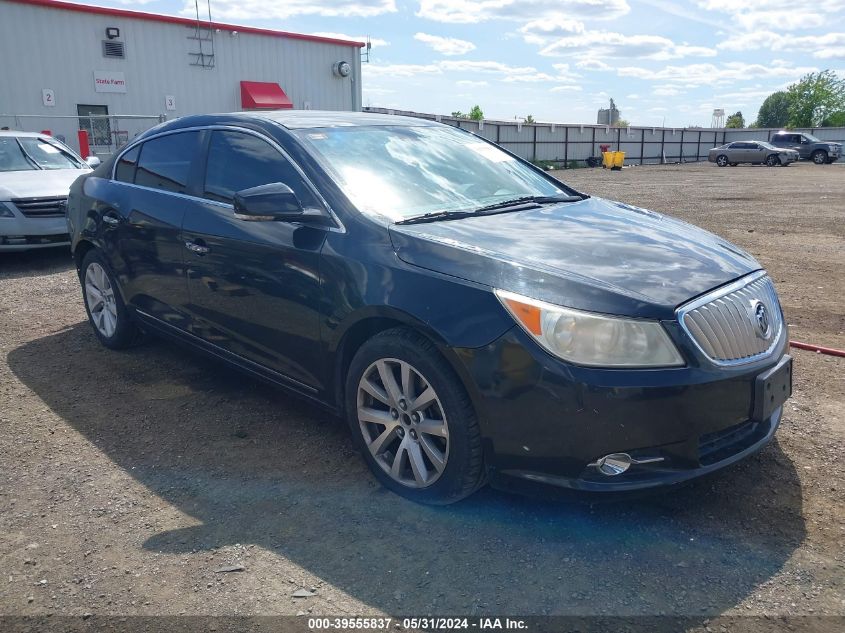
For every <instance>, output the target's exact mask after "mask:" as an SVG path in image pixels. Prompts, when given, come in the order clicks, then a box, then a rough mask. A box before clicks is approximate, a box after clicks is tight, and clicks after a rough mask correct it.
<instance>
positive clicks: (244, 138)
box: [203, 131, 321, 208]
mask: <svg viewBox="0 0 845 633" xmlns="http://www.w3.org/2000/svg"><path fill="white" fill-rule="evenodd" d="M271 182H282V183H284V184H286V185H287V186H288V187H290V188H291V189H292V190H293V192H294V193H295V194H296V197H297V198H299V202H300V203H301V204H302V206H303V207H306V208H307V207H319V206H321V205H320V203H319V202H318V201H317V198H316V197H315V195H314V193H313V192H312V191H311V189H310V187H308V185H307V184H306V183H305V181H304V180H303V178H302V177H301V176H300V175H299V172H297V171H296V168H295V167H294V166H293V165H292V164H291V163H290V162H289V161H288V160H287V159H286V158H285V157H284V156H283V155H282V154H280V153H279V151H278V150H277V149H276V148H274V147H273V146H272V145H270V144H269V143H267V142H266V141H263V140H261V139H260V138H258V137H256V136H253V135H251V134H245V133H242V132H222V131H217V132H213V133H212V135H211V143H210V144H209V147H208V163H207V166H206V174H205V187H204V192H203V196H204V197H206V198H208V199H210V200H217V201H218V202H228V203H230V204H231V203H232V201H233V199H234V197H235V192H237V191H242V190H244V189H249V188H251V187H257V186H259V185H266V184H269V183H271Z"/></svg>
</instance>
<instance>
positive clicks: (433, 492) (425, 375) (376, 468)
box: [346, 328, 484, 504]
mask: <svg viewBox="0 0 845 633" xmlns="http://www.w3.org/2000/svg"><path fill="white" fill-rule="evenodd" d="M346 411H347V419H348V422H349V426H350V428H351V429H352V433H353V436H354V437H355V440H356V443H357V444H358V445H359V448H360V450H361V452H362V453H363V455H364V459H365V460H366V462H367V465H368V466H369V467H370V470H371V471H372V472H373V474H374V475H375V476H376V478H377V479H378V480H379V481H380V482H381V483H382V484H383V485H384V486H385V487H386V488H388V489H390V490H392V491H393V492H395V493H397V494H400V495H402V496H403V497H407V498H408V499H411V500H413V501H418V502H421V503H431V504H447V503H453V502H455V501H458V500H460V499H462V498H464V497H466V496H467V495H470V494H472V493H473V492H474V491H475V490H477V489H478V488H479V487H480V486H481V485H482V484H483V483H484V468H483V460H482V449H481V433H480V430H479V427H478V421H477V419H476V416H475V411H474V410H473V407H472V404H471V402H470V400H469V396H468V395H467V393H466V390H465V389H464V388H463V385H462V384H461V381H460V379H459V378H458V376H457V375H456V374H455V372H454V371H453V370H452V368H451V367H450V366H449V365H448V364H447V363H446V361H445V359H444V358H443V357H442V356H441V354H440V352H439V351H438V350H437V348H436V347H435V346H434V345H433V344H432V343H431V342H430V341H428V340H427V339H425V338H423V337H422V336H420V335H418V334H416V333H415V332H413V331H412V330H408V329H404V328H397V329H393V330H388V331H386V332H382V333H381V334H378V335H376V336H375V337H373V338H372V339H370V340H369V341H367V342H366V343H365V344H364V345H363V346H362V347H361V349H360V350H358V353H357V354H356V355H355V357H354V358H353V359H352V363H351V364H350V366H349V372H348V374H347V379H346Z"/></svg>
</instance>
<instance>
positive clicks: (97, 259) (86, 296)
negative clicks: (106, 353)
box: [79, 250, 138, 349]
mask: <svg viewBox="0 0 845 633" xmlns="http://www.w3.org/2000/svg"><path fill="white" fill-rule="evenodd" d="M79 278H80V281H81V283H82V298H83V301H84V303H85V311H86V312H87V313H88V320H89V321H90V322H91V327H93V328H94V334H95V335H96V336H97V338H98V339H99V340H100V342H101V343H102V344H103V345H105V346H106V347H109V348H111V349H122V348H125V347H129V346H130V345H131V344H132V343H133V342H134V341H135V339H136V337H137V335H138V330H137V328H136V327H135V324H134V323H133V322H132V320H131V319H130V317H129V313H128V312H127V310H126V306H125V305H124V303H123V299H122V298H121V296H120V291H119V290H118V287H117V282H116V281H115V279H114V276H113V275H112V274H111V272H110V271H109V268H108V264H106V262H105V260H104V259H103V257H102V256H101V255H100V253H99V252H98V251H96V250H92V251H89V252H88V254H87V255H86V256H85V258H84V259H83V260H82V267H81V268H80V271H79Z"/></svg>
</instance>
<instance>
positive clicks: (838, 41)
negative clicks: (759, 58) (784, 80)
mask: <svg viewBox="0 0 845 633" xmlns="http://www.w3.org/2000/svg"><path fill="white" fill-rule="evenodd" d="M719 48H722V49H725V50H730V51H749V50H758V49H769V50H772V51H789V52H793V51H803V52H805V53H809V54H811V55H812V56H813V57H815V58H817V59H836V58H840V57H845V55H843V52H845V33H824V34H819V35H802V36H798V35H792V36H790V35H782V34H780V33H774V32H772V31H758V32H756V33H748V34H746V35H740V36H737V37H732V38H730V39H727V40H725V41H724V42H722V43H721V44H719Z"/></svg>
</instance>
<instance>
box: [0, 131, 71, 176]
mask: <svg viewBox="0 0 845 633" xmlns="http://www.w3.org/2000/svg"><path fill="white" fill-rule="evenodd" d="M82 167H83V164H82V163H81V162H80V161H79V160H77V159H76V158H75V157H74V156H73V155H72V154H71V153H70V152H68V151H67V150H65V149H63V148H62V147H60V146H59V145H55V144H53V143H49V142H47V141H46V140H44V139H42V138H37V137H34V136H3V137H0V171H27V170H33V169H81V168H82Z"/></svg>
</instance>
